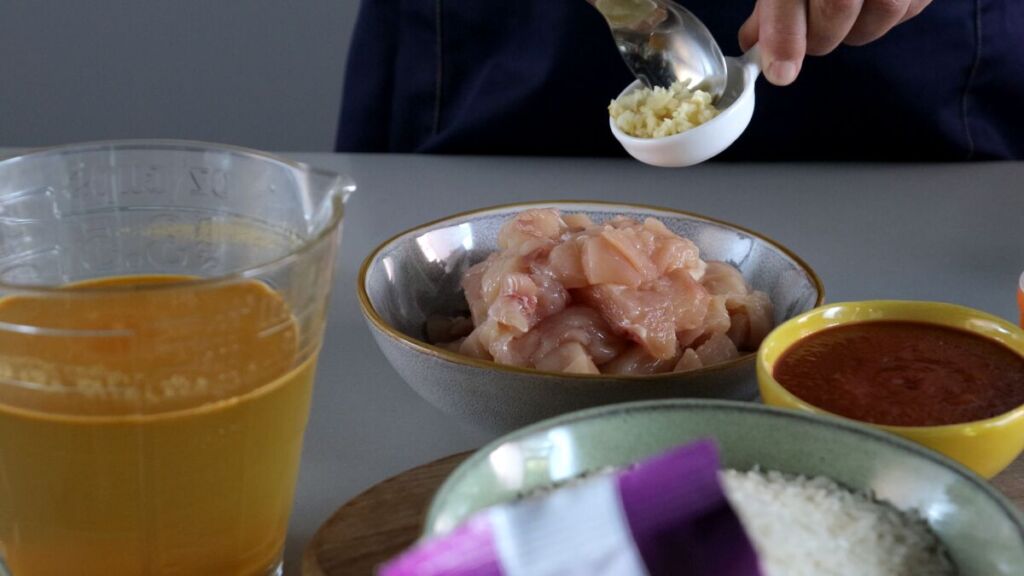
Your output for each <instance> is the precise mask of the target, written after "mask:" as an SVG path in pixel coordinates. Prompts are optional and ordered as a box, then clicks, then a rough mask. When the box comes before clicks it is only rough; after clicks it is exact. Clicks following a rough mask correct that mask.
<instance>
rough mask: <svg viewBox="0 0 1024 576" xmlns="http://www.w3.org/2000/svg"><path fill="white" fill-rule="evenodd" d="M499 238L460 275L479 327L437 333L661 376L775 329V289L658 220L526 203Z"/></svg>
mask: <svg viewBox="0 0 1024 576" xmlns="http://www.w3.org/2000/svg"><path fill="white" fill-rule="evenodd" d="M498 243H499V246H501V248H502V250H501V251H500V252H498V253H495V254H492V255H491V256H489V257H488V258H487V259H486V260H485V261H483V262H481V263H479V264H477V265H475V266H473V267H471V268H470V269H469V270H468V271H467V272H466V274H465V276H464V277H463V279H462V287H463V290H464V292H465V294H466V301H467V302H468V303H469V307H470V313H471V316H472V324H473V325H474V326H475V328H474V329H473V330H472V332H471V333H469V334H468V336H467V335H466V331H467V329H468V328H469V325H468V321H466V320H465V319H463V321H462V323H458V322H457V321H447V322H446V321H438V320H437V319H432V320H431V321H430V322H428V325H427V332H428V338H429V339H430V340H431V341H432V342H451V344H450V345H449V347H450V348H451V349H455V348H457V349H458V350H459V352H460V353H462V354H466V355H469V356H473V357H475V358H490V359H493V360H494V361H496V362H500V363H504V364H511V365H515V366H532V367H537V368H540V369H544V370H555V371H563V372H565V371H568V372H576V373H596V372H597V371H598V370H600V371H602V372H606V373H615V374H654V373H659V372H665V371H669V370H673V369H674V370H692V369H695V368H699V367H701V366H706V365H710V364H714V363H716V362H721V361H723V360H725V359H728V358H733V357H735V356H736V355H737V354H738V353H739V352H738V350H739V349H753V348H756V347H757V345H758V344H759V343H760V341H761V339H763V338H764V335H765V334H767V332H768V330H770V329H771V327H772V320H773V314H772V308H771V301H770V300H768V297H767V296H766V295H764V294H763V293H760V292H751V291H750V288H749V287H748V286H747V284H746V282H745V281H744V279H743V276H742V275H741V274H740V273H739V271H738V270H736V269H735V268H734V267H732V266H731V265H729V264H727V263H725V262H711V263H705V262H704V261H703V260H701V258H700V250H699V249H698V248H697V246H696V245H695V244H694V243H693V242H691V241H690V240H687V239H685V238H682V237H680V236H678V235H676V234H675V233H673V232H672V231H671V230H669V229H668V228H667V227H666V226H665V225H664V224H663V223H662V222H660V221H658V220H657V219H654V218H648V219H646V220H644V222H643V223H640V222H637V221H636V220H634V219H632V218H629V217H624V216H623V217H617V218H612V219H610V220H607V221H605V222H604V223H603V224H600V225H599V224H595V223H594V222H593V221H591V220H590V218H588V217H587V216H585V215H581V214H570V215H566V216H564V217H563V216H562V215H561V214H559V212H558V211H557V210H554V209H541V210H528V211H525V212H523V213H522V214H520V215H519V216H517V217H515V218H513V219H512V220H510V221H509V222H507V223H506V224H505V225H504V226H502V229H501V231H500V233H499V238H498Z"/></svg>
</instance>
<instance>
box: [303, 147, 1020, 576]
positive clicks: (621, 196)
mask: <svg viewBox="0 0 1024 576" xmlns="http://www.w3.org/2000/svg"><path fill="white" fill-rule="evenodd" d="M291 156H292V157H293V158H296V159H299V160H302V161H305V162H308V163H310V164H314V165H316V166H320V167H323V168H327V169H332V170H335V171H340V172H344V173H346V174H349V175H351V176H352V177H353V178H355V180H356V182H357V183H358V186H359V190H358V192H357V193H356V194H355V195H354V196H353V197H352V198H351V200H350V202H349V205H348V208H347V213H346V216H345V224H344V234H343V240H342V250H341V253H340V259H341V261H340V265H339V269H338V275H337V278H336V284H335V290H334V299H333V302H332V304H331V312H330V320H329V323H328V328H327V335H326V340H325V344H324V351H323V353H322V355H321V360H320V366H319V372H318V375H317V382H316V391H315V393H314V397H313V409H312V413H311V416H310V423H309V428H308V429H307V432H306V440H305V449H304V452H303V459H302V470H301V472H300V475H299V487H298V493H297V496H296V501H295V510H294V513H293V517H292V521H291V530H290V533H289V537H288V548H287V552H286V557H287V561H286V573H287V574H298V573H299V572H300V568H299V565H300V564H299V559H300V557H301V554H302V549H303V547H304V546H305V545H306V543H307V542H308V541H309V538H310V537H311V536H312V535H313V533H314V532H315V531H316V529H317V528H318V527H319V526H320V524H321V523H322V522H323V521H325V520H326V519H327V518H328V516H329V515H330V514H331V513H332V512H333V511H334V510H335V509H336V508H337V507H338V506H340V505H342V504H343V503H344V502H345V501H346V500H348V499H350V498H352V497H354V496H356V495H357V494H358V493H359V492H361V491H362V490H364V489H366V488H368V487H370V486H371V485H373V484H375V483H377V482H379V481H381V480H383V479H385V478H387V477H389V476H391V475H394V474H396V473H398V472H401V471H403V470H406V469H408V468H411V467H413V466H416V465H418V464H422V463H425V462H428V461H430V460H433V459H436V458H439V457H441V456H445V455H448V454H452V453H455V452H459V451H463V450H466V449H469V448H473V447H477V446H479V445H481V444H482V443H484V442H486V441H488V440H490V437H489V436H487V435H485V434H483V433H481V432H479V431H475V430H473V429H470V428H467V427H465V426H463V425H461V424H460V423H459V422H457V421H455V420H454V419H453V418H451V417H448V416H446V415H445V414H443V413H441V412H439V411H437V410H436V409H435V408H433V407H432V406H430V405H429V404H427V403H426V402H425V401H423V400H421V399H420V398H419V397H418V396H417V395H416V394H415V393H414V392H412V390H410V389H409V387H408V386H406V384H405V383H404V382H403V381H402V380H401V379H400V378H399V377H398V375H397V374H396V373H395V372H394V371H393V370H392V369H391V368H390V366H389V365H388V363H387V361H386V360H385V359H384V357H383V356H382V355H381V354H380V352H379V351H378V350H377V348H376V345H375V344H374V342H373V340H372V339H371V337H370V335H369V332H368V331H367V328H366V326H365V325H364V323H363V319H362V317H361V315H360V312H359V305H358V302H357V299H356V296H355V282H356V274H357V271H358V268H359V265H360V263H361V261H362V259H363V258H364V257H365V256H366V255H367V254H368V253H369V252H370V250H372V249H373V247H375V246H376V245H377V244H379V243H380V242H382V241H384V240H385V239H387V238H389V237H391V236H392V235H394V234H396V233H398V232H401V231H402V230H405V229H407V228H410V227H413V226H416V225H418V224H421V223H423V222H426V221H428V220H432V219H436V218H440V217H443V216H446V215H448V214H451V213H453V212H457V211H462V210H467V209H472V208H477V207H482V206H488V205H493V204H499V203H507V202H515V201H524V200H553V199H593V200H610V201H628V202H638V203H645V204H655V205H661V206H667V207H672V208H679V209H685V210H689V211H693V212H698V213H701V214H705V215H708V216H712V217H715V218H721V219H724V220H727V221H731V222H734V223H736V224H740V225H743V226H746V227H749V228H752V229H754V230H757V231H759V232H762V233H764V234H766V235H768V236H770V237H772V238H774V239H775V240H778V241H779V242H782V243H783V244H785V245H787V246H789V247H790V248H792V249H793V250H794V251H795V252H796V253H798V254H800V255H801V256H802V257H803V258H804V259H806V260H807V262H808V263H810V265H811V266H812V267H814V268H815V269H816V270H817V272H818V274H819V275H820V276H821V278H822V280H823V281H824V283H825V287H826V298H827V300H829V301H831V302H838V301H842V300H862V299H874V298H898V299H922V300H941V301H948V302H955V303H959V304H963V305H967V306H972V307H975V308H980V309H982V310H986V311H989V312H992V313H994V314H997V315H999V316H1003V317H1005V318H1008V319H1014V320H1015V319H1016V318H1017V311H1016V302H1015V296H1014V294H1015V290H1016V285H1017V278H1018V276H1019V275H1020V273H1021V271H1022V270H1024V163H1000V164H936V165H919V166H916V165H857V164H706V165H703V166H699V167H696V168H689V169H683V170H662V169H655V168H650V167H647V166H643V165H641V164H638V163H636V162H633V161H628V160H607V159H541V158H530V159H525V158H474V157H436V156H434V157H428V156H398V155H337V154H293V155H291Z"/></svg>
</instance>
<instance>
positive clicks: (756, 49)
mask: <svg viewBox="0 0 1024 576" xmlns="http://www.w3.org/2000/svg"><path fill="white" fill-rule="evenodd" d="M740 62H741V63H743V68H744V69H745V70H746V71H747V73H748V74H751V75H752V76H753V77H754V78H757V75H758V74H760V73H761V47H760V46H758V45H757V44H756V43H755V44H754V45H753V46H751V47H750V50H747V51H746V53H744V54H743V56H740Z"/></svg>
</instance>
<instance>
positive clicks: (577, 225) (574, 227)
mask: <svg viewBox="0 0 1024 576" xmlns="http://www.w3.org/2000/svg"><path fill="white" fill-rule="evenodd" d="M562 221H563V222H565V225H566V226H568V227H569V230H570V231H572V232H581V231H583V230H586V229H587V228H593V227H594V226H596V224H594V221H593V220H591V219H590V216H587V215H586V214H566V215H565V216H562Z"/></svg>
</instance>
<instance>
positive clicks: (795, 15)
mask: <svg viewBox="0 0 1024 576" xmlns="http://www.w3.org/2000/svg"><path fill="white" fill-rule="evenodd" d="M757 5H758V16H759V17H758V24H759V26H758V32H757V34H758V38H759V43H758V45H759V46H760V47H761V64H762V67H763V69H764V75H765V77H766V78H768V81H769V82H771V83H772V84H775V85H777V86H785V85H787V84H791V83H792V82H793V80H796V76H797V74H799V73H800V67H801V65H802V64H803V60H804V55H805V54H806V52H807V6H806V3H805V1H804V0H759V1H758V3H757Z"/></svg>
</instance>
